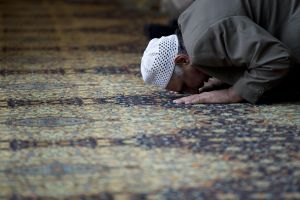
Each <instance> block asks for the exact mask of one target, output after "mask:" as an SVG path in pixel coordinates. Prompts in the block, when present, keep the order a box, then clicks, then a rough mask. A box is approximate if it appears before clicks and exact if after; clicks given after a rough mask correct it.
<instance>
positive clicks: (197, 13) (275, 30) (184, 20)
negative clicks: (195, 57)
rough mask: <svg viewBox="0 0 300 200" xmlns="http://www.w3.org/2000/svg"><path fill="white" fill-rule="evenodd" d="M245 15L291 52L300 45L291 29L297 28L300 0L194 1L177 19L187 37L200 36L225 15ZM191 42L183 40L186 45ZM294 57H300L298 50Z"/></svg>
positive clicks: (226, 16)
mask: <svg viewBox="0 0 300 200" xmlns="http://www.w3.org/2000/svg"><path fill="white" fill-rule="evenodd" d="M233 16H246V17H248V18H249V19H251V20H253V22H255V23H256V24H258V25H259V26H261V27H262V28H264V29H265V30H267V31H268V32H269V33H270V34H271V35H273V36H274V37H275V38H277V39H279V40H280V41H282V42H283V43H284V44H285V45H287V46H288V47H289V48H290V49H291V50H292V51H296V50H297V49H299V48H300V39H298V41H299V42H298V43H295V40H296V38H295V37H297V38H299V37H300V36H299V35H298V33H297V32H295V31H294V28H297V27H300V20H299V16H300V1H299V0H226V1H224V0H196V1H195V2H194V3H193V4H192V5H191V6H190V7H189V8H188V9H187V10H186V11H185V12H184V13H183V14H182V15H181V16H180V18H179V25H180V26H181V27H180V28H181V29H182V30H183V34H185V35H186V38H195V37H199V36H201V34H202V33H203V32H205V31H206V30H207V29H208V28H209V27H211V26H212V25H213V24H215V23H218V22H219V21H220V20H223V19H225V18H228V17H233ZM189 42H190V43H193V42H194V41H186V45H187V46H189V45H190V44H189ZM295 56H296V57H300V51H299V50H298V52H297V55H295Z"/></svg>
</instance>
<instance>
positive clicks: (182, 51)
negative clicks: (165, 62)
mask: <svg viewBox="0 0 300 200" xmlns="http://www.w3.org/2000/svg"><path fill="white" fill-rule="evenodd" d="M175 34H176V36H177V38H178V42H179V48H178V53H179V54H185V55H187V51H186V49H185V46H184V42H183V37H182V33H181V30H180V29H179V28H178V29H176V31H175Z"/></svg>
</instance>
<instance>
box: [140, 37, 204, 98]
mask: <svg viewBox="0 0 300 200" xmlns="http://www.w3.org/2000/svg"><path fill="white" fill-rule="evenodd" d="M180 43H181V41H180V40H178V37H177V36H176V35H170V36H168V37H161V38H159V39H153V40H151V41H150V42H149V44H148V46H147V48H146V50H145V52H144V55H143V58H142V62H141V72H142V76H143V79H144V81H145V83H146V84H151V85H156V86H159V87H161V88H165V89H167V90H171V91H175V92H181V93H198V89H199V88H200V87H202V86H203V84H204V81H206V80H207V79H208V76H207V75H205V74H204V73H202V72H201V71H199V70H198V69H197V68H195V67H192V66H191V64H190V58H189V56H188V55H187V53H185V51H184V50H183V45H182V44H180Z"/></svg>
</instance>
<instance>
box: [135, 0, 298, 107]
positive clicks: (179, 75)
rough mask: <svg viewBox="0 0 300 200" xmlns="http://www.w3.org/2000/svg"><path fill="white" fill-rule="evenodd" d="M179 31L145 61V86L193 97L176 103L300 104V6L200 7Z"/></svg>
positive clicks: (246, 0)
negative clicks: (275, 101) (299, 101)
mask: <svg viewBox="0 0 300 200" xmlns="http://www.w3.org/2000/svg"><path fill="white" fill-rule="evenodd" d="M178 25H179V30H178V31H177V32H176V34H174V35H170V36H167V37H162V38H155V39H153V40H151V41H150V42H149V44H148V46H147V48H146V50H145V52H144V54H143V57H142V60H141V73H142V77H143V80H144V81H145V83H146V84H151V85H156V86H159V87H161V88H164V89H167V90H169V91H173V92H177V93H184V94H190V96H186V97H183V98H180V99H177V100H174V103H178V104H197V103H239V102H250V103H259V102H261V101H262V100H264V99H269V100H270V99H271V100H272V99H276V98H278V99H284V98H285V97H288V96H289V97H295V96H297V97H299V91H300V88H299V85H300V84H299V82H300V81H299V80H298V79H300V78H298V76H299V75H300V74H299V68H300V1H299V0H196V1H194V3H192V4H191V5H190V6H189V7H188V8H187V9H186V10H185V11H184V12H183V13H182V14H181V15H180V17H179V19H178Z"/></svg>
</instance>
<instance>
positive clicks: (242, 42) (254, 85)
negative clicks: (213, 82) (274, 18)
mask: <svg viewBox="0 0 300 200" xmlns="http://www.w3.org/2000/svg"><path fill="white" fill-rule="evenodd" d="M195 38H196V37H195ZM197 38H199V39H196V42H195V43H194V46H193V47H192V48H190V49H187V50H188V53H189V55H191V60H192V64H194V65H200V66H201V65H203V66H206V67H219V68H220V67H226V66H228V67H230V68H229V69H231V70H232V67H233V68H234V67H239V69H241V68H243V69H244V72H243V74H242V76H241V77H240V78H239V79H238V80H237V81H236V82H235V83H234V84H233V89H234V91H235V92H236V93H237V94H238V95H239V96H241V97H243V98H244V99H245V100H247V101H249V102H251V103H256V102H257V101H258V100H259V99H260V98H261V97H262V95H263V94H264V93H265V92H266V91H267V90H269V89H272V88H274V87H275V86H276V85H278V84H279V83H280V82H281V80H282V79H283V78H284V77H285V76H286V75H287V73H288V71H289V69H290V65H291V57H290V52H289V50H288V48H287V47H286V46H285V45H284V44H283V43H282V42H280V41H279V40H278V39H276V38H275V37H273V36H272V35H271V34H270V33H268V32H267V31H266V30H265V29H263V28H262V27H260V26H258V25H257V24H256V23H254V22H253V21H252V20H251V19H249V18H248V17H245V16H234V17H228V18H226V19H223V20H221V21H219V22H217V23H215V24H213V25H212V26H210V27H209V28H208V30H207V31H205V32H204V33H203V34H202V35H201V37H197ZM189 50H190V52H189ZM220 70H226V69H225V68H220ZM227 74H228V73H227ZM218 78H220V77H218Z"/></svg>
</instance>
